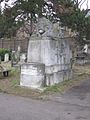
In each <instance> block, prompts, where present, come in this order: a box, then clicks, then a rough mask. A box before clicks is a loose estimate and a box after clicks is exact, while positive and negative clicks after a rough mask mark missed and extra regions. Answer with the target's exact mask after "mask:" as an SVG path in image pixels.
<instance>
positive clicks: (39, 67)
mask: <svg viewBox="0 0 90 120" xmlns="http://www.w3.org/2000/svg"><path fill="white" fill-rule="evenodd" d="M20 85H21V86H25V87H31V88H40V87H44V85H45V65H44V64H39V63H24V64H22V65H21V81H20Z"/></svg>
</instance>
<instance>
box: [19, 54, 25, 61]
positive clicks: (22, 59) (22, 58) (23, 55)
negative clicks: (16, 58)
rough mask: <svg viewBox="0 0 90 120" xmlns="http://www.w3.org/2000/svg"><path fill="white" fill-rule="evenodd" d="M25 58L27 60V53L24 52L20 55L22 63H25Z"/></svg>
mask: <svg viewBox="0 0 90 120" xmlns="http://www.w3.org/2000/svg"><path fill="white" fill-rule="evenodd" d="M25 60H26V54H22V55H21V56H20V63H24V62H25Z"/></svg>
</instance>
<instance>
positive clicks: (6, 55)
mask: <svg viewBox="0 0 90 120" xmlns="http://www.w3.org/2000/svg"><path fill="white" fill-rule="evenodd" d="M8 61H9V54H8V53H6V54H5V56H4V62H8Z"/></svg>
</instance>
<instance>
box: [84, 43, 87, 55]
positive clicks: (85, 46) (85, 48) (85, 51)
mask: <svg viewBox="0 0 90 120" xmlns="http://www.w3.org/2000/svg"><path fill="white" fill-rule="evenodd" d="M87 52H88V45H87V44H85V45H84V53H87Z"/></svg>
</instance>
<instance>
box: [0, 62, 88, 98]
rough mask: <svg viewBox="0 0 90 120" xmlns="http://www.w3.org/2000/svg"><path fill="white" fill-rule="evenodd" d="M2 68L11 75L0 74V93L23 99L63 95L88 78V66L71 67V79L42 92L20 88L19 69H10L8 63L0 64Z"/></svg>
mask: <svg viewBox="0 0 90 120" xmlns="http://www.w3.org/2000/svg"><path fill="white" fill-rule="evenodd" d="M1 64H2V65H3V66H5V67H7V68H9V69H11V73H10V74H9V76H8V77H3V76H2V75H1V74H0V92H3V93H7V94H14V95H19V96H23V97H31V98H38V99H44V98H47V96H49V95H51V94H55V93H61V94H63V93H64V92H65V91H67V90H69V89H70V88H72V87H73V86H77V85H79V84H80V83H81V82H82V81H84V80H87V79H88V78H89V77H90V65H83V66H80V65H79V66H78V65H75V66H74V67H73V73H74V74H73V78H72V79H71V80H66V81H64V82H62V83H60V84H57V85H54V86H51V87H46V89H45V90H44V91H39V90H31V89H28V88H24V87H20V86H19V82H20V69H19V68H17V67H11V65H10V62H9V63H1Z"/></svg>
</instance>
